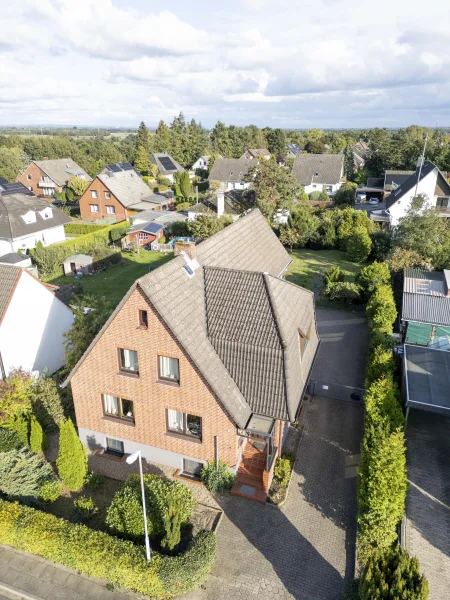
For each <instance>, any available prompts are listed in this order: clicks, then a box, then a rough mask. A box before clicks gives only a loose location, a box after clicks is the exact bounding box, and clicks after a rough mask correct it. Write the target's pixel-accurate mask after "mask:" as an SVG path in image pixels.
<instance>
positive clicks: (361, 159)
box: [352, 140, 370, 171]
mask: <svg viewBox="0 0 450 600" xmlns="http://www.w3.org/2000/svg"><path fill="white" fill-rule="evenodd" d="M352 154H353V170H354V171H358V170H359V169H362V168H363V167H364V165H365V164H366V160H367V159H368V157H369V154H370V148H369V144H368V143H367V142H365V141H364V140H359V141H358V142H356V144H354V145H353V146H352Z"/></svg>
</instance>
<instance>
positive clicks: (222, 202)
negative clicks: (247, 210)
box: [217, 192, 225, 217]
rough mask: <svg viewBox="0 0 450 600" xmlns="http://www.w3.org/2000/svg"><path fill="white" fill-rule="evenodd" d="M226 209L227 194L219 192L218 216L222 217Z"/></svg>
mask: <svg viewBox="0 0 450 600" xmlns="http://www.w3.org/2000/svg"><path fill="white" fill-rule="evenodd" d="M224 211H225V195H224V193H223V192H217V216H218V217H221V216H222V215H223V213H224Z"/></svg>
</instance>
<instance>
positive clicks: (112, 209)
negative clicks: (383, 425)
mask: <svg viewBox="0 0 450 600" xmlns="http://www.w3.org/2000/svg"><path fill="white" fill-rule="evenodd" d="M106 212H107V213H108V215H115V214H116V209H115V207H114V206H110V205H106Z"/></svg>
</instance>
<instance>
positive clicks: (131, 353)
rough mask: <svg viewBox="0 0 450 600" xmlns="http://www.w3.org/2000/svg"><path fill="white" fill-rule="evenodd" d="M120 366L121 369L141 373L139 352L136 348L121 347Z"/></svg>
mask: <svg viewBox="0 0 450 600" xmlns="http://www.w3.org/2000/svg"><path fill="white" fill-rule="evenodd" d="M119 367H120V370H121V371H125V372H128V373H134V374H136V375H138V374H139V362H138V353H137V352H136V350H127V349H126V348H119Z"/></svg>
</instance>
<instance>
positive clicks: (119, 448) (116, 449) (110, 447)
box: [106, 437, 125, 458]
mask: <svg viewBox="0 0 450 600" xmlns="http://www.w3.org/2000/svg"><path fill="white" fill-rule="evenodd" d="M106 454H111V455H112V456H117V457H118V458H121V457H122V456H123V455H124V454H125V452H124V449H123V442H121V441H120V440H115V439H113V438H108V437H107V438H106Z"/></svg>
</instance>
